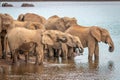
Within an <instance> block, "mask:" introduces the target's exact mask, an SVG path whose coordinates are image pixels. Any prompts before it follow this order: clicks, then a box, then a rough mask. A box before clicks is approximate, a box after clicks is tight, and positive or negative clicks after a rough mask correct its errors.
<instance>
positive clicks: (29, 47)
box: [16, 42, 37, 63]
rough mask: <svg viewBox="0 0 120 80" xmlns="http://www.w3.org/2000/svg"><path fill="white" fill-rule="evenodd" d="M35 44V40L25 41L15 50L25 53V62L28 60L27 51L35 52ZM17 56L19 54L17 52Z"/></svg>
mask: <svg viewBox="0 0 120 80" xmlns="http://www.w3.org/2000/svg"><path fill="white" fill-rule="evenodd" d="M36 46H37V44H36V43H35V42H27V43H23V44H22V45H20V46H19V48H18V49H16V52H18V53H19V52H22V53H23V54H24V55H25V61H26V63H27V62H28V57H29V53H30V52H32V51H34V52H35V48H36ZM18 56H19V54H18Z"/></svg>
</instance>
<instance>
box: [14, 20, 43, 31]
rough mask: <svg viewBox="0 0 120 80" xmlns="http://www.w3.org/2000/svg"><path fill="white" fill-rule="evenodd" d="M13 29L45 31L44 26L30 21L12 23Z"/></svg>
mask: <svg viewBox="0 0 120 80" xmlns="http://www.w3.org/2000/svg"><path fill="white" fill-rule="evenodd" d="M13 27H25V28H27V29H32V30H35V29H45V27H44V25H43V24H41V23H39V22H31V21H24V22H22V21H17V20H14V21H13Z"/></svg>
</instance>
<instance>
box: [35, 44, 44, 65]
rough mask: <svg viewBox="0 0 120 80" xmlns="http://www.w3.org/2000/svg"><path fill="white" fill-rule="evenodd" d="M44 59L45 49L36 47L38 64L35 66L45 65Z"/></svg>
mask: <svg viewBox="0 0 120 80" xmlns="http://www.w3.org/2000/svg"><path fill="white" fill-rule="evenodd" d="M43 57H44V54H43V47H42V46H41V47H39V46H37V47H36V62H35V64H39V65H40V64H43Z"/></svg>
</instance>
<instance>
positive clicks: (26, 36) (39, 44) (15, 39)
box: [4, 27, 67, 64]
mask: <svg viewBox="0 0 120 80" xmlns="http://www.w3.org/2000/svg"><path fill="white" fill-rule="evenodd" d="M21 33H22V34H21ZM5 40H6V42H5V43H6V48H5V50H4V51H5V53H6V54H7V52H8V51H7V50H8V49H7V43H8V46H9V48H10V51H11V52H12V56H13V63H17V55H18V53H17V51H18V50H19V49H20V47H21V46H24V45H25V44H29V43H30V42H32V43H35V44H36V46H35V50H36V61H35V64H42V63H43V59H44V45H49V46H52V45H54V44H55V43H59V42H60V43H61V42H62V43H65V42H67V38H66V35H65V34H64V33H63V32H61V31H57V30H42V29H37V30H30V29H26V28H21V27H16V28H13V29H11V30H10V31H9V32H8V33H7V35H6V39H5ZM28 47H29V46H28ZM24 49H25V48H24ZM29 49H30V48H28V50H27V51H29ZM25 50H26V49H25ZM25 50H24V51H25Z"/></svg>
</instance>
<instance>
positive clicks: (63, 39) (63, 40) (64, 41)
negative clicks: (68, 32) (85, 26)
mask: <svg viewBox="0 0 120 80" xmlns="http://www.w3.org/2000/svg"><path fill="white" fill-rule="evenodd" d="M57 41H61V42H63V43H66V42H67V38H65V37H63V38H57Z"/></svg>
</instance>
